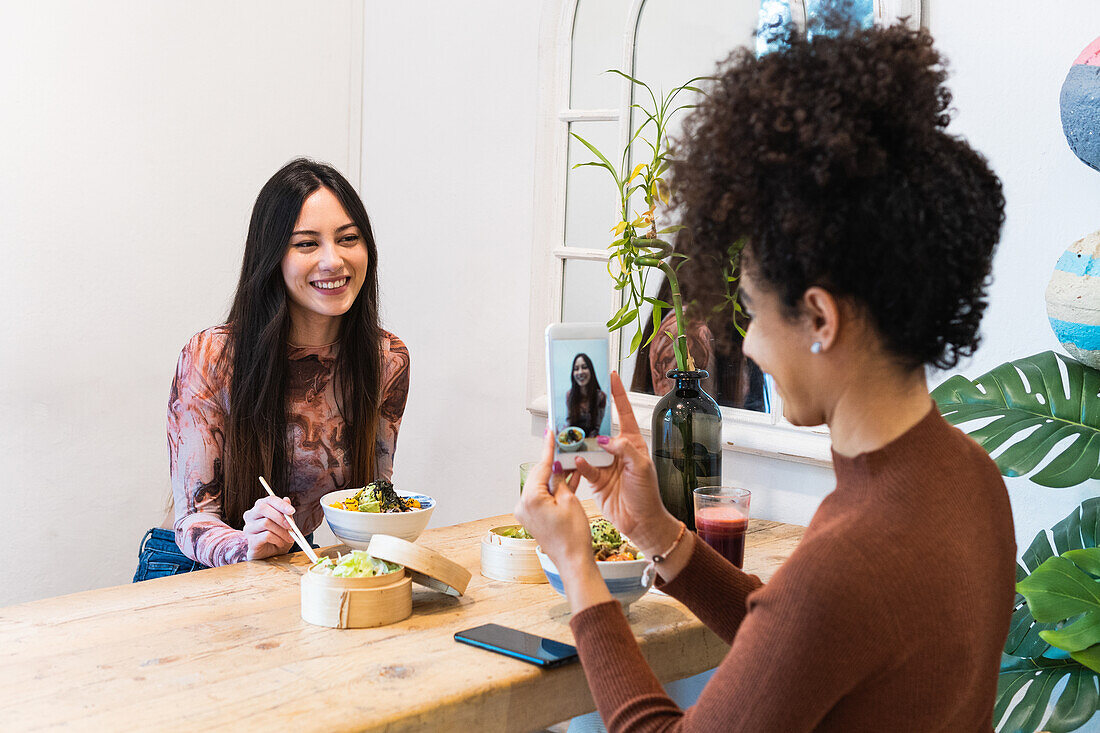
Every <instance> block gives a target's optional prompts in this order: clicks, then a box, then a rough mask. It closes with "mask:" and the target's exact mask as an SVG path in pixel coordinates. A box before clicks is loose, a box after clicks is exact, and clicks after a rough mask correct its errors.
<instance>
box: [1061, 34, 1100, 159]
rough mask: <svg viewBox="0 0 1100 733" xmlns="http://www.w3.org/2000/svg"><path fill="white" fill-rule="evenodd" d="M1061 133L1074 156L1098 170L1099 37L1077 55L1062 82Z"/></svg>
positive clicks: (1099, 127)
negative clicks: (1063, 134)
mask: <svg viewBox="0 0 1100 733" xmlns="http://www.w3.org/2000/svg"><path fill="white" fill-rule="evenodd" d="M1060 103H1061V107H1062V132H1064V133H1065V135H1066V142H1068V143H1069V147H1070V149H1071V150H1072V151H1073V153H1074V155H1076V156H1077V157H1078V158H1080V159H1081V160H1082V161H1084V162H1085V164H1086V165H1088V166H1089V167H1090V168H1092V169H1093V170H1098V171H1100V38H1097V39H1096V40H1095V41H1093V42H1092V43H1090V44H1089V45H1088V47H1087V48H1086V49H1085V50H1084V51H1082V52H1081V55H1080V56H1078V57H1077V60H1076V61H1074V62H1073V66H1071V67H1070V68H1069V73H1068V74H1066V80H1065V81H1064V82H1062V94H1061V97H1060Z"/></svg>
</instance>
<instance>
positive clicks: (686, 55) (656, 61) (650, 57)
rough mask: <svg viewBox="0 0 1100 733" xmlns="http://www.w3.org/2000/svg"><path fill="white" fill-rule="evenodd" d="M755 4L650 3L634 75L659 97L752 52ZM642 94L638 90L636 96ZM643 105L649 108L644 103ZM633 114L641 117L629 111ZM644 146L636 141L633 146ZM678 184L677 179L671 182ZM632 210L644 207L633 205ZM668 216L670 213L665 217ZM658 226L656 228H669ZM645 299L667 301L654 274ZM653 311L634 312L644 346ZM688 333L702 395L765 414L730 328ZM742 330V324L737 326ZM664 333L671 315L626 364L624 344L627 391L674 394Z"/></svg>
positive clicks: (712, 0) (714, 324)
mask: <svg viewBox="0 0 1100 733" xmlns="http://www.w3.org/2000/svg"><path fill="white" fill-rule="evenodd" d="M759 10H760V4H759V2H752V1H751V0H743V1H734V2H731V1H730V0H647V2H646V3H645V5H644V6H643V8H642V12H641V16H640V17H639V21H638V32H637V37H636V40H635V64H634V76H635V78H638V79H640V80H642V81H644V82H646V83H647V84H649V85H650V86H651V87H652V88H653V90H654V92H655V93H656V94H657V95H658V97H660V96H661V95H662V94H663V92H665V91H667V90H669V89H672V88H674V87H676V86H678V85H680V84H683V83H684V82H686V81H687V80H688V79H691V78H693V77H696V76H709V75H711V74H713V73H714V70H715V65H716V64H717V63H718V62H719V61H721V60H723V59H725V58H726V57H727V56H728V55H729V53H730V52H731V51H733V50H734V48H736V47H738V46H746V47H751V46H752V44H753V43H754V35H753V34H754V31H755V29H756V24H757V19H758V14H759ZM639 94H642V95H645V94H646V91H645V90H644V89H641V88H636V89H635V101H641V100H639V99H638V95H639ZM695 96H696V95H694V94H692V93H685V94H683V95H681V96H680V97H678V98H677V102H678V103H679V104H694V103H695V102H696V101H697V99H696V98H695ZM646 103H647V104H649V102H648V100H646ZM631 112H632V114H633V115H638V114H640V113H639V111H638V110H631ZM687 113H688V111H684V112H681V113H680V114H679V115H678V116H677V117H676V118H674V119H673V121H672V124H671V125H670V127H669V130H670V133H671V135H672V137H673V138H674V139H675V138H676V137H677V136H678V135H679V132H680V129H681V125H682V122H683V119H684V116H685V115H686V114H687ZM642 119H643V118H639V117H634V118H633V119H632V120H631V124H632V126H633V125H638V124H640V122H641V121H642ZM639 144H640V145H643V146H644V143H636V144H635V145H636V146H637V145H639ZM646 152H647V151H645V150H643V149H642V148H636V149H635V151H632V153H634V154H636V156H637V158H638V160H639V161H641V160H645V159H646V158H647V156H646V155H645V153H646ZM673 185H675V181H673ZM634 208H644V206H641V205H635V206H634ZM666 216H667V215H666ZM674 223H675V222H674V221H669V220H667V219H666V220H665V221H661V222H660V226H662V227H663V226H668V225H670V224H674ZM690 287H691V285H690V283H683V282H681V291H682V294H683V296H684V302H685V303H689V302H690V300H691V291H690ZM646 290H647V294H648V295H653V296H656V297H657V298H658V299H659V300H663V301H665V302H671V294H670V291H669V287H668V284H667V282H666V281H665V278H664V277H663V276H662V275H661V274H660V273H659V272H654V274H653V275H652V276H651V277H650V279H649V283H648V284H647V288H646ZM650 314H651V311H650V310H649V309H647V310H646V311H643V312H642V313H641V314H639V318H640V319H642V320H643V322H644V323H645V330H644V338H643V341H642V342H643V343H645V341H647V340H648V339H649V336H650V334H652V333H653V330H654V328H653V321H652V318H651V317H650ZM693 315H695V316H697V314H692V313H691V312H690V307H689V309H688V317H689V320H690V321H691V322H690V324H689V325H688V327H687V329H686V330H687V333H688V350H689V351H690V352H691V354H692V357H693V358H694V359H695V362H696V365H697V366H698V367H699V368H705V369H706V370H707V371H708V372H710V375H711V376H710V377H709V378H708V379H707V381H706V382H705V383H704V385H703V386H704V389H706V390H707V392H708V393H709V394H710V395H711V396H712V397H714V399H715V400H716V401H717V402H718V404H720V405H723V406H726V407H736V408H743V409H747V410H754V411H757V412H765V411H767V400H766V398H765V384H764V375H763V374H762V373H761V371H760V369H759V368H758V367H757V366H756V365H755V364H753V363H752V362H751V361H748V360H747V359H745V358H744V356H743V355H742V353H741V337H740V336H739V334H738V333H737V331H736V329H735V328H734V327H733V325H732V324H731V323H728V322H725V321H708V320H706V319H702V318H698V317H693ZM742 325H744V324H742ZM667 332H671V333H673V334H675V332H676V320H675V315H674V314H673V313H672V312H671V311H668V312H666V313H665V315H664V317H663V320H662V322H661V323H660V324H659V327H658V334H657V336H656V337H655V338H654V339H653V342H652V343H651V344H650V345H649V346H648V347H646V346H643V347H642V348H641V349H639V351H638V353H637V354H636V355H635V356H634V357H633V358H630V359H627V358H626V350H627V349H628V348H629V338H624V339H622V341H623V342H624V346H623V348H622V351H621V353H620V373H621V374H622V375H623V380H624V381H625V382H626V383H627V384H629V385H630V386H631V391H634V392H642V393H647V394H658V395H663V394H665V393H666V392H668V391H669V390H670V389H671V388H672V386H673V385H672V381H671V380H669V379H668V378H667V377H666V376H665V375H666V374H667V372H668V371H669V370H670V369H674V368H675V365H676V360H675V356H674V355H673V352H672V340H671V338H670V337H669V336H668V335H666V333H667Z"/></svg>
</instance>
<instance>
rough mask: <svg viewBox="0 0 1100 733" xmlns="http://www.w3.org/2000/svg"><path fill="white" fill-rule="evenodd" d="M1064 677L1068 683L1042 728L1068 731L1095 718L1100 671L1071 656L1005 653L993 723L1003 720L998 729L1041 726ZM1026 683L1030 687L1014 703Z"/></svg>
mask: <svg viewBox="0 0 1100 733" xmlns="http://www.w3.org/2000/svg"><path fill="white" fill-rule="evenodd" d="M1067 678H1068V679H1067ZM1063 679H1066V686H1065V687H1064V688H1063V689H1062V692H1061V694H1060V695H1058V699H1057V700H1056V701H1055V702H1054V707H1053V709H1052V710H1051V711H1050V718H1049V719H1048V720H1047V721H1046V723H1045V724H1044V725H1043V728H1042V729H1043V730H1045V731H1050V733H1069V731H1074V730H1077V729H1079V728H1080V727H1081V726H1083V725H1084V724H1085V723H1087V722H1088V721H1089V720H1090V719H1091V718H1092V716H1093V714H1094V713H1095V712H1096V709H1097V707H1100V689H1098V683H1100V675H1097V674H1096V672H1093V671H1092V670H1091V669H1087V668H1085V667H1082V666H1081V665H1080V664H1077V663H1076V662H1073V661H1071V660H1068V659H1043V658H1041V657H1040V658H1038V659H1020V658H1019V657H1010V656H1008V655H1005V656H1003V657H1002V660H1001V675H1000V678H999V679H998V681H997V701H996V703H995V704H994V707H993V723H994V725H996V724H997V723H998V722H1001V724H1000V725H998V726H997V731H998V733H1021V732H1022V733H1032V732H1033V731H1036V730H1039V725H1040V724H1042V723H1043V718H1044V717H1045V716H1046V715H1047V709H1048V708H1049V707H1050V698H1051V696H1052V693H1053V692H1054V688H1055V687H1056V686H1057V685H1058V683H1059V682H1061V681H1062V680H1063ZM1029 683H1030V684H1029ZM1025 685H1028V687H1027V690H1026V691H1025V692H1024V696H1023V697H1022V698H1020V699H1019V700H1017V701H1016V702H1015V704H1013V698H1014V697H1016V695H1017V693H1019V692H1020V690H1022V689H1023V688H1024V686H1025ZM1006 712H1008V715H1007V716H1006V715H1005V713H1006ZM1002 718H1003V719H1004V720H1003V721H1002Z"/></svg>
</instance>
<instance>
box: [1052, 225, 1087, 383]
mask: <svg viewBox="0 0 1100 733" xmlns="http://www.w3.org/2000/svg"><path fill="white" fill-rule="evenodd" d="M1047 317H1048V318H1049V319H1050V327H1051V328H1053V329H1054V335H1055V336H1057V337H1058V341H1059V342H1061V344H1062V346H1063V347H1064V348H1065V350H1066V351H1068V352H1069V353H1070V355H1071V356H1073V357H1074V358H1076V359H1077V360H1078V361H1080V362H1081V363H1083V364H1088V365H1089V366H1091V367H1094V368H1096V369H1100V231H1096V232H1093V233H1092V234H1090V235H1088V236H1087V237H1084V238H1082V239H1078V240H1077V241H1076V242H1074V243H1073V244H1071V245H1070V246H1069V249H1067V250H1066V251H1065V252H1063V253H1062V256H1061V257H1060V258H1058V264H1057V265H1055V266H1054V273H1053V274H1052V275H1051V277H1050V284H1049V285H1047Z"/></svg>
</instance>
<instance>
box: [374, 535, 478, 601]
mask: <svg viewBox="0 0 1100 733" xmlns="http://www.w3.org/2000/svg"><path fill="white" fill-rule="evenodd" d="M367 552H369V553H370V554H371V555H372V556H373V557H377V558H380V559H382V560H388V561H389V562H393V563H397V564H398V565H404V566H405V570H406V571H407V572H408V574H409V575H410V576H411V577H412V579H413V581H415V582H416V583H419V584H420V585H423V586H426V587H428V588H431V589H432V590H437V591H439V592H440V593H446V594H447V595H449V596H460V595H462V594H463V593H465V592H466V586H467V585H469V583H470V577H471V575H470V571H469V570H467V569H466V568H464V567H462V566H461V565H459V564H458V563H456V562H453V561H451V560H448V559H447V558H445V557H443V556H442V555H440V554H439V553H438V552H434V551H433V550H429V549H428V548H427V547H422V546H420V545H417V544H413V543H412V542H408V541H406V540H403V539H400V538H398V537H391V536H390V535H388V534H376V535H374V536H373V537H371V540H370V545H368V546H367Z"/></svg>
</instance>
